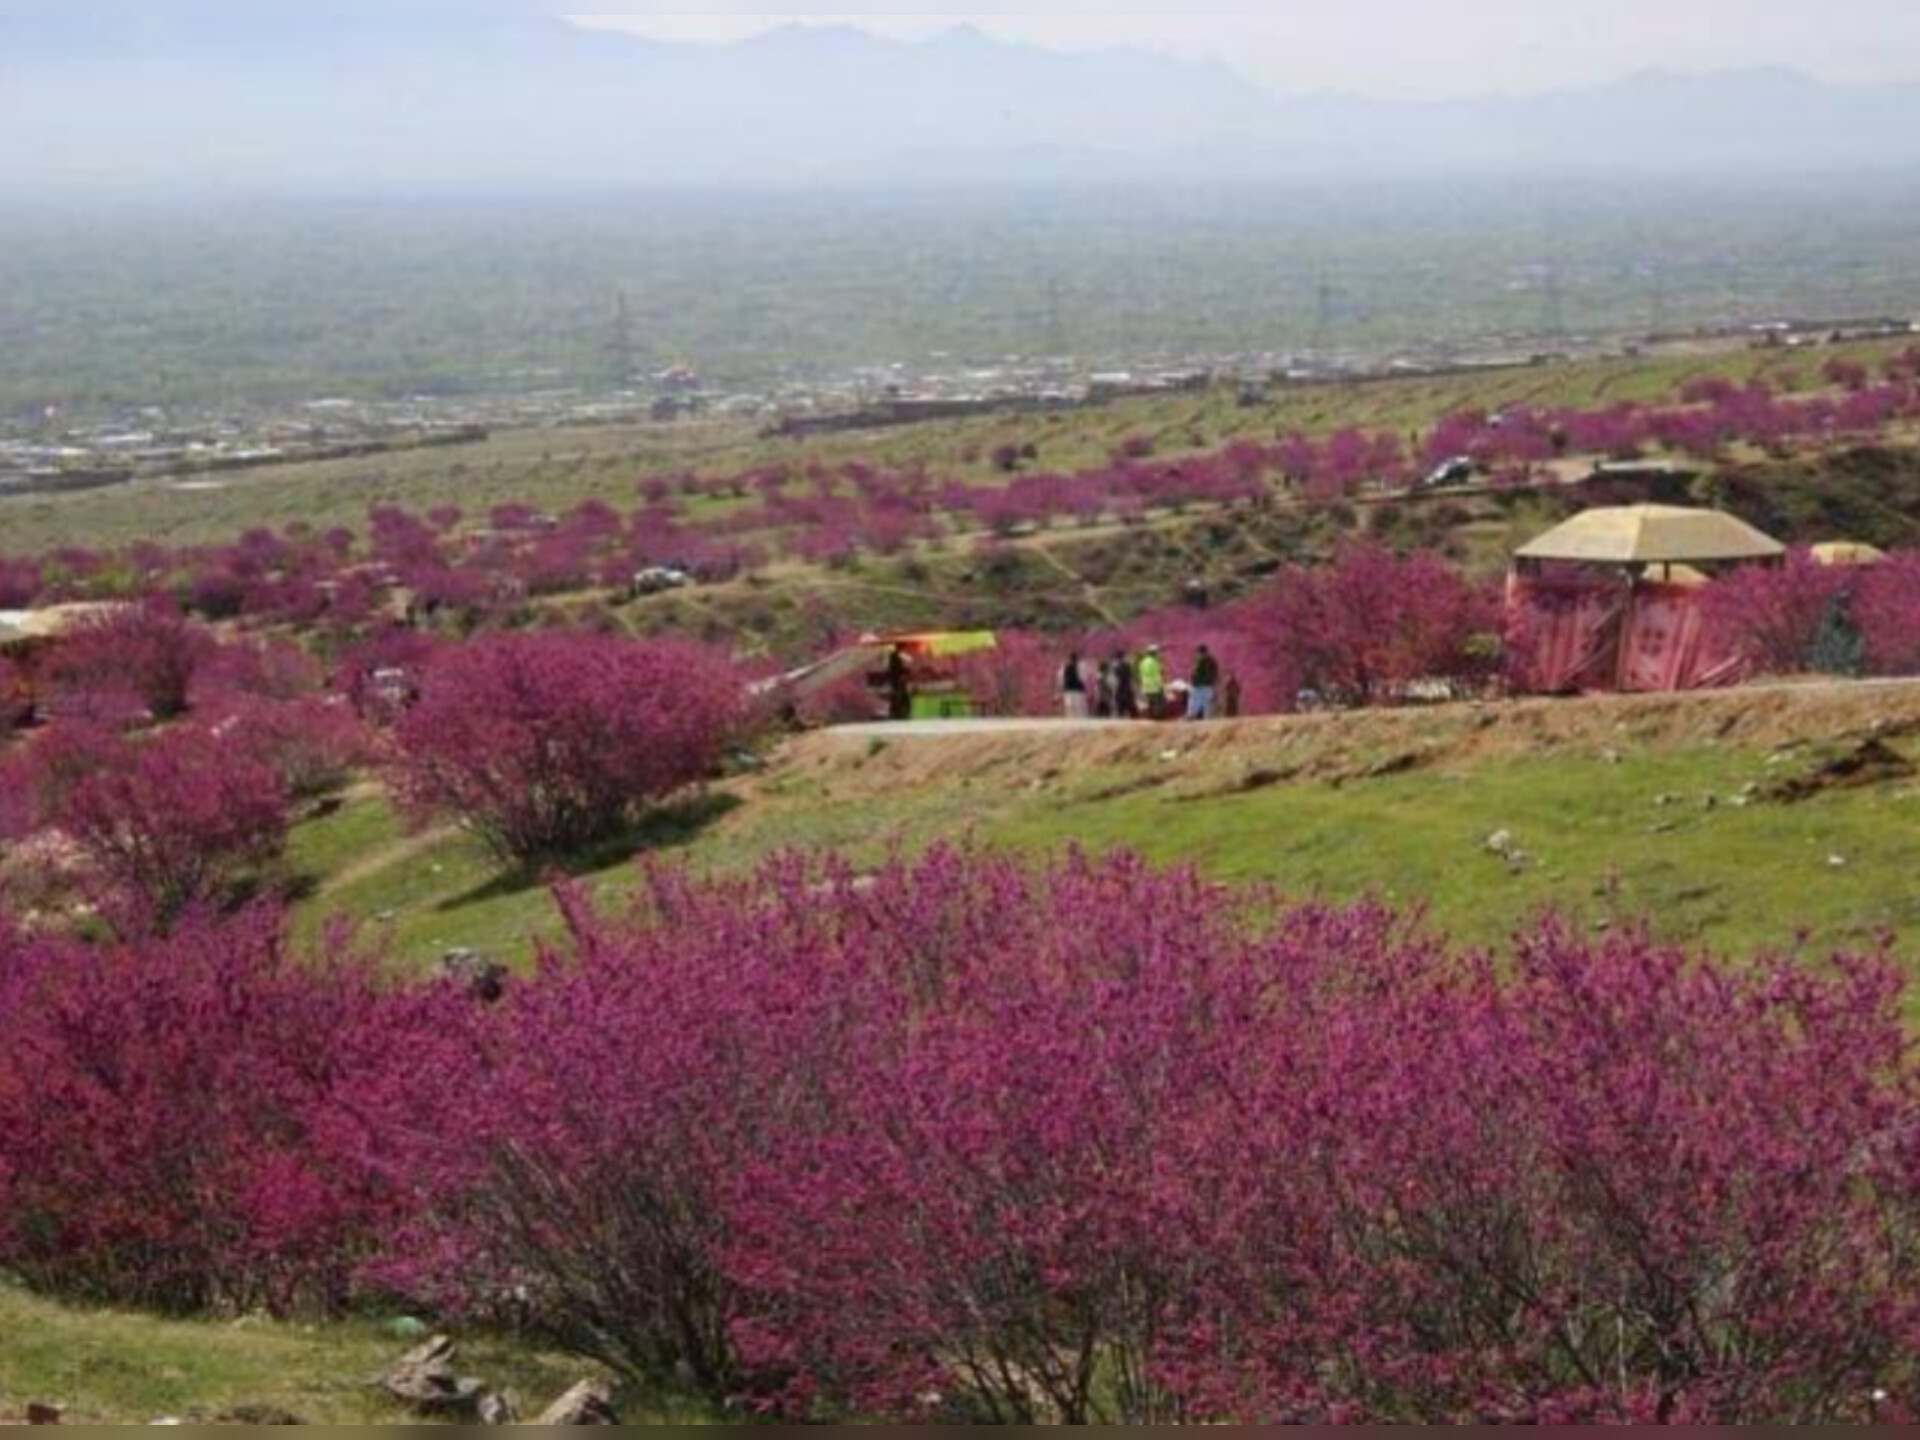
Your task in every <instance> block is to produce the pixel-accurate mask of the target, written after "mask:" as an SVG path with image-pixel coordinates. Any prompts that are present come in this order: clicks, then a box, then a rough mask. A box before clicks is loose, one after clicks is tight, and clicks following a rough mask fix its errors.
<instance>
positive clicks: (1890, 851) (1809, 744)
mask: <svg viewBox="0 0 1920 1440" xmlns="http://www.w3.org/2000/svg"><path fill="white" fill-rule="evenodd" d="M1876 743H1877V744H1879V745H1882V746H1884V747H1885V751H1886V753H1885V754H1884V755H1883V754H1882V753H1881V752H1880V751H1879V750H1876V749H1865V750H1863V747H1868V746H1871V745H1874V744H1876ZM1862 754H1865V755H1867V756H1868V759H1869V760H1870V761H1872V762H1873V763H1871V764H1868V765H1866V766H1865V767H1864V768H1863V769H1862V772H1861V773H1860V774H1859V775H1855V776H1849V775H1847V774H1846V773H1844V772H1846V771H1847V769H1848V767H1849V766H1850V765H1851V764H1852V763H1853V762H1854V761H1855V760H1856V759H1857V758H1858V757H1859V756H1861V755H1862ZM1889 757H1891V758H1889ZM1917 760H1920V687H1916V686H1888V687H1865V688H1858V689H1851V688H1840V689H1833V690H1823V689H1810V690H1799V691H1795V690H1782V691H1761V692H1753V693H1748V694H1741V695H1726V696H1696V697H1675V698H1659V699H1618V700H1595V701H1584V702H1564V703H1550V702H1543V703H1535V704H1525V705H1517V706H1511V707H1502V708H1493V707H1479V706H1459V707H1450V708H1448V709H1444V710H1437V711H1429V712H1400V713H1396V714H1377V715H1369V716H1363V717H1351V716H1343V717H1333V716H1308V717H1302V718H1298V719H1292V720H1273V721H1254V722H1246V723H1244V724H1240V725H1234V726H1218V727H1214V728H1212V729H1209V730H1208V731H1205V732H1200V731H1195V730H1190V729H1185V728H1170V729H1161V728H1153V729H1146V730H1140V729H1131V728H1127V727H1122V728H1120V729H1117V730H1115V731H1114V732H1112V733H1111V734H1110V735H1108V734H1101V735H1094V736H1089V735H1085V734H1065V735H1062V734H1057V733H1047V732H1045V731H1044V729H1043V730H1040V731H1036V732H1032V733H1016V734H1008V735H997V736H982V737H979V738H972V739H961V740H943V739H904V738H903V739H894V740H872V739H865V738H860V737H850V736H839V735H832V734H827V735H820V736H815V737H810V738H807V739H804V740H801V741H798V742H795V743H793V744H792V745H791V746H789V747H788V748H787V749H785V750H784V751H782V752H781V753H780V754H779V755H778V756H777V757H776V758H775V761H774V764H773V766H772V768H771V769H770V770H769V771H768V772H767V773H765V774H763V775H760V776H756V777H752V778H749V779H745V780H740V781H736V782H732V783H730V784H728V785H726V786H723V787H721V788H720V789H719V790H718V791H717V792H716V793H715V794H714V795H713V796H711V797H709V799H708V800H706V801H705V802H703V803H702V804H700V805H697V806H695V807H692V808H690V809H688V810H686V811H683V812H681V813H679V814H676V815H674V816H670V817H666V818H665V819H663V820H662V821H661V822H659V823H658V824H657V825H655V826H654V827H652V829H651V831H650V833H648V834H646V835H642V836H636V837H634V840H633V843H632V844H630V845H628V846H623V847H618V848H616V849H615V850H613V851H610V852H608V853H604V854H602V855H599V856H596V857H592V858H591V859H589V860H586V861H583V862H582V863H581V864H580V865H579V866H577V867H576V869H577V872H578V873H579V874H580V875H581V876H583V877H584V878H585V879H586V880H587V881H588V883H589V884H590V886H591V887H592V888H593V889H595V890H596V891H597V892H599V893H601V894H603V895H605V896H608V897H612V896H616V895H618V894H620V893H622V892H623V891H625V890H627V889H628V888H630V887H631V885H632V883H633V878H634V866H635V864H636V863H637V862H638V861H639V860H640V859H641V858H654V859H670V860H675V861H683V862H685V863H687V864H689V865H692V866H694V867H695V868H698V869H702V870H708V871H730V870H738V869H740V868H742V867H746V866H750V865H752V864H753V863H755V862H756V861H757V860H758V859H759V858H761V857H763V856H765V855H767V854H769V853H772V852H775V851H779V850H783V849H790V848H798V847H808V848H811V847H835V848H840V849H844V850H846V851H848V852H849V853H851V854H852V855H853V856H855V857H856V858H864V859H868V860H872V859H876V858H878V857H880V856H882V855H884V854H885V853H886V852H887V851H889V850H890V849H892V848H894V847H902V848H906V849H913V848H917V847H920V846H924V845H926V844H929V843H932V842H935V841H939V840H960V839H964V838H967V837H969V836H971V837H972V838H974V839H977V840H979V841H981V842H982V843H986V844H990V845H1004V846H1014V847H1027V848H1034V849H1046V850H1053V849H1058V848H1060V847H1063V846H1067V845H1085V846H1088V847H1090V848H1094V849H1106V848H1129V849H1134V850H1139V851H1141V852H1143V853H1145V854H1146V855H1148V856H1150V857H1151V858H1153V859H1156V860H1160V861H1165V862H1169V863H1191V864H1196V865H1199V866H1200V867H1202V868H1203V869H1204V870H1206V871H1207V872H1208V873H1210V874H1212V875H1215V876H1218V877H1220V878H1222V879H1228V880H1233V881H1241V882H1253V883H1261V884H1271V885H1274V886H1276V887H1278V888H1279V889H1280V890H1281V891H1282V892H1284V893H1286V894H1288V895H1290V896H1295V897H1324V898H1328V899H1333V900H1355V899H1360V898H1364V897H1369V896H1376V897H1379V898H1382V899H1386V900H1389V901H1391V902H1393V903H1394V904H1396V905H1399V906H1402V907H1407V908H1417V909H1422V910H1424V911H1425V912H1426V913H1427V914H1428V916H1429V917H1430V919H1431V920H1432V922H1433V923H1434V924H1435V925H1436V926H1437V927H1439V928H1441V929H1443V930H1445V931H1447V932H1448V933H1450V934H1453V935H1457V936H1459V937H1460V938H1461V939H1463V940H1466V941H1471V942H1474V943H1480V944H1487V945H1499V944H1501V943H1502V942H1504V941H1505V940H1506V939H1507V938H1508V937H1509V936H1511V935H1512V934H1513V933H1514V932H1515V931H1516V930H1517V929H1519V928H1520V927H1522V926H1524V925H1525V924H1527V923H1528V922H1529V921H1530V920H1532V919H1534V918H1536V917H1537V916H1538V915H1539V914H1540V913H1542V912H1543V911H1547V910H1553V911H1556V912H1558V913H1561V914H1563V915H1565V916H1567V917H1569V918H1570V919H1572V920H1574V921H1576V922H1577V923H1579V924H1582V925H1585V926H1590V927H1595V928H1605V927H1612V926H1617V925H1627V924H1634V923H1638V922H1640V921H1642V920H1646V921H1647V922H1648V923H1650V924H1651V925H1652V928H1653V929H1654V931H1655V932H1656V933H1657V934H1659V935H1660V936H1662V937H1665V938H1669V939H1672V940H1675V941H1683V942H1687V943H1699V944H1703V945H1707V946H1711V947H1713V948H1715V949H1719V950H1723V951H1727V952H1731V953H1749V952H1753V951H1758V950H1762V949H1788V948H1791V947H1793V946H1794V945H1795V944H1796V943H1797V942H1798V941H1799V940H1800V938H1801V937H1802V936H1804V937H1805V940H1806V943H1807V944H1808V946H1809V947H1810V948H1812V949H1815V950H1830V949H1833V948H1839V947H1856V948H1859V947H1865V948H1871V947H1873V946H1874V945H1876V944H1877V943H1878V941H1879V939H1880V937H1881V935H1882V934H1883V933H1884V932H1888V931H1899V932H1902V933H1904V934H1908V935H1911V934H1915V933H1920V891H1916V890H1915V889H1914V887H1913V885H1912V876H1913V875H1915V874H1920V779H1916V778H1915V771H1914V768H1913V762H1915V761H1917ZM1829 772H1831V773H1829ZM1503 832H1504V833H1505V835H1506V836H1507V837H1508V838H1509V842H1510V843H1508V844H1507V845H1506V846H1504V847H1502V848H1504V849H1506V850H1508V851H1509V852H1510V853H1511V854H1512V856H1513V858H1509V855H1503V854H1498V853H1495V851H1494V850H1492V849H1490V848H1489V843H1488V842H1489V841H1490V840H1492V839H1493V838H1494V837H1495V836H1496V835H1499V834H1501V833H1503ZM292 863H293V864H294V866H295V868H296V869H297V870H298V871H300V872H301V873H302V874H304V875H306V876H308V877H309V878H310V881H311V887H312V894H311V896H310V898H309V899H308V900H307V901H306V902H305V903H304V905H303V908H302V912H301V914H302V919H303V923H304V924H306V925H307V926H308V927H310V928H311V927H316V926H318V925H319V924H320V923H321V921H322V920H323V918H325V917H327V916H330V915H335V914H347V915H351V916H354V917H357V918H359V919H361V920H363V921H366V922H369V923H371V924H372V925H373V926H374V928H375V929H376V931H384V932H386V933H387V934H388V936H389V938H390V941H391V944H392V948H393V954H394V958H395V960H396V963H398V964H399V965H401V966H402V967H404V968H406V969H409V970H419V969H422V968H426V967H430V966H431V965H432V964H433V963H434V962H435V961H436V960H437V959H438V957H439V956H440V954H442V953H443V952H444V951H445V950H447V949H449V948H455V947H472V948H477V949H480V950H482V951H485V952H487V953H490V954H494V955H498V956H502V957H505V958H510V959H514V960H524V959H525V958H526V957H527V955H528V954H529V953H530V950H531V944H532V940H533V937H535V936H538V935H541V934H547V933H551V931H552V929H553V926H554V914H553V909H552V904H551V901H550V899H549V897H548V895H547V894H546V890H545V887H544V885H543V884H542V882H541V879H540V877H535V876H518V877H515V876H502V875H501V874H500V873H499V871H498V869H497V867H496V866H495V865H494V864H493V863H492V862H491V860H490V859H489V858H488V857H487V855H486V854H485V853H484V852H483V851H482V850H481V849H480V848H479V847H478V846H477V845H476V844H475V843H474V842H472V841H471V840H470V839H468V838H466V837H464V836H462V835H459V834H457V833H453V832H439V833H432V834H427V835H421V836H409V835H407V834H405V833H404V832H403V830H402V828H401V827H400V825H399V824H398V822H397V821H396V820H395V818H394V816H393V815H392V813H391V811H390V810H389V809H388V807H387V806H386V804H385V802H384V801H382V800H381V799H380V798H378V796H377V795H372V794H362V795H361V796H359V797H358V798H357V799H355V800H354V801H353V802H352V803H350V804H349V805H348V806H346V807H345V808H344V809H343V810H342V811H340V812H339V813H338V814H336V815H334V816H332V817H329V818H327V819H325V820H321V821H316V822H313V823H310V824H308V825H306V826H304V827H303V828H302V829H301V830H300V831H299V832H298V834H297V835H296V838H295V843H294V849H293V862H292ZM1903 953H1911V954H1913V955H1914V956H1915V958H1916V959H1917V960H1920V951H1914V950H1912V948H1911V946H1908V947H1906V948H1905V950H1904V951H1903Z"/></svg>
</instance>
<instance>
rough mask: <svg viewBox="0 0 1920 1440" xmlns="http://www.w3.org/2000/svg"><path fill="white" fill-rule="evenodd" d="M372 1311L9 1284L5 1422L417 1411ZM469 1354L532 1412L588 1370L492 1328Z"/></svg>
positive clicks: (646, 1416) (385, 1420) (3, 1327)
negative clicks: (140, 1306) (231, 1309)
mask: <svg viewBox="0 0 1920 1440" xmlns="http://www.w3.org/2000/svg"><path fill="white" fill-rule="evenodd" d="M407 1348H408V1347H407V1343H406V1342H405V1341H403V1340H396V1339H395V1338H394V1337H393V1336H392V1335H391V1334H390V1333H388V1331H387V1329H386V1327H384V1326H382V1325H379V1324H376V1323H372V1322H365V1323H355V1324H344V1325H328V1326H308V1325H280V1324H274V1323H271V1322H268V1321H264V1320H242V1321H236V1322H234V1323H231V1324H224V1325H223V1324H213V1323H189V1322H180V1321H169V1320H160V1319H155V1318H153V1317H151V1316H145V1315H136V1314H128V1313H123V1312H117V1311H105V1310H92V1309H88V1310H79V1309H72V1308H69V1307H67V1306H63V1305H58V1304H55V1303H53V1302H51V1301H47V1300H41V1299H37V1298H35V1297H33V1296H30V1295H27V1294H24V1293H22V1292H21V1291H18V1290H15V1289H12V1288H9V1287H8V1286H6V1285H5V1284H4V1283H0V1424H7V1423H18V1421H19V1420H20V1418H21V1417H23V1416H24V1414H25V1411H26V1407H27V1406H28V1405H30V1404H46V1405H54V1406H57V1407H59V1408H60V1409H61V1410H63V1411H64V1412H65V1414H66V1417H67V1422H68V1423H70V1424H88V1423H91V1424H128V1425H145V1424H150V1423H152V1422H154V1421H156V1420H160V1419H163V1418H171V1419H175V1420H183V1421H186V1422H188V1423H199V1422H207V1421H219V1420H222V1419H228V1420H229V1421H230V1422H236V1421H237V1420H238V1419H239V1416H238V1415H236V1413H235V1412H241V1413H244V1412H245V1411H247V1410H253V1411H255V1412H258V1411H259V1410H261V1409H263V1408H264V1409H271V1410H276V1411H280V1412H284V1413H287V1414H291V1415H295V1416H298V1417H299V1418H301V1419H302V1420H305V1421H307V1422H308V1423H310V1424H315V1425H405V1424H411V1423H418V1422H417V1421H414V1420H412V1419H411V1417H410V1416H409V1415H408V1414H407V1413H406V1412H405V1411H403V1410H401V1409H399V1408H398V1407H396V1406H394V1405H393V1404H391V1403H389V1402H388V1401H387V1400H386V1399H385V1397H384V1396H383V1395H382V1394H381V1393H380V1392H379V1390H378V1389H377V1388H376V1386H375V1385H374V1383H373V1382H374V1381H375V1380H376V1379H377V1378H378V1377H379V1376H380V1374H381V1373H382V1372H383V1371H384V1370H385V1369H386V1368H387V1367H388V1366H389V1365H391V1364H392V1363H393V1361H394V1360H395V1359H396V1358H398V1356H399V1355H400V1354H401V1353H402V1352H404V1351H405V1350H406V1349H407ZM460 1365H461V1369H462V1371H463V1372H464V1373H471V1374H473V1375H476V1376H478V1377H480V1378H481V1379H483V1380H485V1381H486V1382H487V1383H488V1384H489V1385H491V1386H493V1387H495V1388H496V1389H499V1390H501V1391H503V1392H509V1393H511V1395H512V1396H513V1397H514V1399H515V1401H516V1403H517V1404H518V1406H519V1408H520V1409H521V1411H522V1412H523V1413H532V1414H537V1413H538V1412H539V1410H540V1409H541V1408H543V1407H544V1406H545V1405H546V1404H548V1403H549V1402H550V1401H551V1400H552V1399H553V1398H554V1397H556V1396H558V1395H559V1394H561V1393H562V1392H564V1391H565V1390H566V1389H567V1388H568V1387H569V1386H571V1385H572V1384H574V1383H575V1382H576V1381H577V1380H579V1379H581V1378H582V1377H583V1376H584V1375H588V1374H591V1373H593V1372H592V1369H591V1367H586V1366H582V1365H581V1364H580V1363H578V1362H575V1361H569V1360H566V1359H564V1358H562V1357H559V1356H554V1355H545V1354H540V1353H537V1352H534V1351H532V1350H529V1349H527V1348H525V1347H520V1346H515V1345H511V1344H507V1343H503V1342H500V1341H495V1340H489V1339H487V1338H485V1337H471V1336H463V1337H460ZM626 1413H627V1415H628V1416H629V1417H630V1418H631V1419H632V1420H633V1421H635V1422H636V1423H651V1424H662V1425H668V1424H672V1425H684V1424H701V1423H704V1417H703V1416H701V1415H700V1414H698V1413H697V1412H694V1411H692V1410H690V1409H689V1410H680V1409H675V1408H671V1407H647V1406H644V1405H643V1406H639V1407H636V1408H630V1409H629V1410H628V1411H627V1412H626Z"/></svg>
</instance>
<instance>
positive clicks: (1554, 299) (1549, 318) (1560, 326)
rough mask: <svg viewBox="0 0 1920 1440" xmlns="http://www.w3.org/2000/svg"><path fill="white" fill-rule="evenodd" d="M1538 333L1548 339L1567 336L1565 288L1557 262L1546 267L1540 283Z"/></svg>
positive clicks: (1560, 338)
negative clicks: (1543, 277)
mask: <svg viewBox="0 0 1920 1440" xmlns="http://www.w3.org/2000/svg"><path fill="white" fill-rule="evenodd" d="M1540 333H1541V334H1542V335H1544V336H1546V338H1547V339H1549V340H1565V339H1566V338H1567V288H1566V284H1565V282H1564V281H1563V280H1562V279H1561V277H1560V267H1559V265H1557V264H1555V265H1549V266H1548V267H1547V273H1546V278H1545V280H1544V282H1543V283H1542V285H1541V293H1540Z"/></svg>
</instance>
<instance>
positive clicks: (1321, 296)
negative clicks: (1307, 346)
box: [1311, 275, 1340, 360]
mask: <svg viewBox="0 0 1920 1440" xmlns="http://www.w3.org/2000/svg"><path fill="white" fill-rule="evenodd" d="M1339 319H1340V291H1339V290H1338V288H1336V287H1335V285H1334V283H1333V281H1332V280H1330V279H1328V278H1327V277H1326V276H1325V275H1322V276H1321V277H1320V285H1319V288H1318V290H1317V292H1316V294H1315V299H1314V316H1313V345H1312V346H1311V350H1312V353H1313V357H1314V358H1315V359H1316V360H1325V359H1327V358H1328V357H1330V356H1331V355H1332V354H1333V334H1334V327H1335V325H1336V324H1338V322H1339Z"/></svg>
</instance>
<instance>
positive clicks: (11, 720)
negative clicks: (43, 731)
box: [0, 655, 30, 741]
mask: <svg viewBox="0 0 1920 1440" xmlns="http://www.w3.org/2000/svg"><path fill="white" fill-rule="evenodd" d="M29 708H30V705H29V701H28V697H27V676H26V672H25V671H23V670H22V669H21V668H20V667H19V666H18V665H16V664H14V663H13V661H11V660H9V659H7V657H6V656H4V655H0V741H4V740H5V739H6V738H7V737H8V736H9V735H11V734H12V733H13V732H14V730H15V728H16V727H17V726H19V724H20V723H21V722H22V721H23V720H25V719H26V718H27V713H28V710H29Z"/></svg>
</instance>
